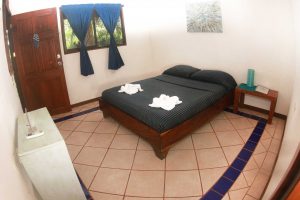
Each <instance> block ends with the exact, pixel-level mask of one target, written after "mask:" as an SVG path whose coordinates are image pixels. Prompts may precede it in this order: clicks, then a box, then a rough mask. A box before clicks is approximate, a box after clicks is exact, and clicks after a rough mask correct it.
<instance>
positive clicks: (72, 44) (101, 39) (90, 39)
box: [61, 9, 126, 54]
mask: <svg viewBox="0 0 300 200" xmlns="http://www.w3.org/2000/svg"><path fill="white" fill-rule="evenodd" d="M61 26H62V28H61V29H62V37H63V45H64V51H65V53H66V54H68V53H75V52H79V47H80V42H79V40H78V38H77V37H76V35H75V34H74V32H73V30H72V27H71V26H70V24H69V21H68V19H67V18H66V17H65V16H64V14H63V13H62V12H61ZM114 37H115V40H116V43H117V45H118V46H122V45H126V36H125V28H124V23H123V13H122V9H121V13H120V18H119V21H118V23H117V26H116V29H115V32H114ZM109 43H110V35H109V33H108V32H107V30H106V28H105V27H104V24H103V22H102V20H101V19H100V17H99V16H98V15H97V14H96V12H94V13H93V16H92V20H91V25H90V27H89V30H88V32H87V34H86V37H85V45H86V47H87V49H88V50H91V49H100V48H107V47H109Z"/></svg>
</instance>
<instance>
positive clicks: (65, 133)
mask: <svg viewBox="0 0 300 200" xmlns="http://www.w3.org/2000/svg"><path fill="white" fill-rule="evenodd" d="M59 132H60V134H61V136H62V137H63V138H64V140H66V139H67V137H69V136H70V135H71V133H72V131H64V130H60V131H59Z"/></svg>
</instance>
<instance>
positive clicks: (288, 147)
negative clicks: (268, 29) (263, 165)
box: [263, 0, 300, 200]
mask: <svg viewBox="0 0 300 200" xmlns="http://www.w3.org/2000/svg"><path fill="white" fill-rule="evenodd" d="M292 6H293V13H294V24H295V38H296V40H295V41H296V55H297V57H296V73H295V82H294V89H293V96H292V100H291V106H290V110H289V115H288V120H287V124H286V130H285V133H284V138H283V141H282V146H281V149H280V153H279V157H278V161H277V163H276V166H275V169H274V172H273V175H272V178H271V180H270V183H269V186H268V188H267V190H266V193H265V195H264V198H263V199H266V200H267V199H269V198H270V197H271V195H272V193H273V192H274V191H275V189H276V187H278V184H279V183H280V181H282V179H283V178H284V175H285V174H286V173H287V171H286V170H287V169H288V167H289V165H290V164H291V161H292V159H293V157H294V155H295V153H296V151H297V148H299V142H300V134H299V132H300V123H299V122H300V39H299V35H300V0H292Z"/></svg>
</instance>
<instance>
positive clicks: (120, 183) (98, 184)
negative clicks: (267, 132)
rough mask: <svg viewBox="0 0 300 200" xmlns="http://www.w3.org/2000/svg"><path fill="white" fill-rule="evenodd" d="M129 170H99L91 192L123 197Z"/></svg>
mask: <svg viewBox="0 0 300 200" xmlns="http://www.w3.org/2000/svg"><path fill="white" fill-rule="evenodd" d="M129 173H130V170H121V169H107V168H100V169H99V171H98V173H97V175H96V177H95V179H94V181H93V182H92V185H91V187H90V189H91V190H94V191H98V192H104V193H110V194H119V195H123V194H124V193H125V188H126V184H127V181H128V177H129Z"/></svg>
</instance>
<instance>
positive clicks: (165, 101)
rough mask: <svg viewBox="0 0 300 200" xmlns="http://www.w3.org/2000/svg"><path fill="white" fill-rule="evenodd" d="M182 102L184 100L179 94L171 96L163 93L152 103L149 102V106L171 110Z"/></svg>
mask: <svg viewBox="0 0 300 200" xmlns="http://www.w3.org/2000/svg"><path fill="white" fill-rule="evenodd" d="M181 103H182V101H180V100H179V98H178V97H177V96H172V97H170V96H168V95H165V94H161V95H160V97H154V98H153V102H152V104H149V106H151V107H154V108H162V109H164V110H168V111H170V110H172V109H173V108H175V105H177V104H181Z"/></svg>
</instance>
